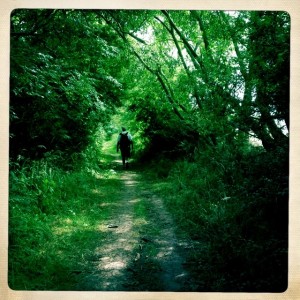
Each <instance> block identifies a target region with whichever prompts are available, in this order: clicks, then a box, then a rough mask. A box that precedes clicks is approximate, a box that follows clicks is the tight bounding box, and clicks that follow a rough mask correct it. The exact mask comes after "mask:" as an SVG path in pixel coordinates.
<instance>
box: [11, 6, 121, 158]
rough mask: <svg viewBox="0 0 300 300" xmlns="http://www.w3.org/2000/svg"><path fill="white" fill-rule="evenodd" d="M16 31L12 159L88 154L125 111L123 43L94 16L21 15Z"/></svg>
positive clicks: (15, 17) (13, 18)
mask: <svg viewBox="0 0 300 300" xmlns="http://www.w3.org/2000/svg"><path fill="white" fill-rule="evenodd" d="M11 31H12V33H11V83H10V85H11V89H10V91H11V92H10V110H11V123H10V136H11V141H10V155H11V157H16V156H17V155H20V154H22V155H23V156H27V157H31V158H32V157H36V156H38V157H40V156H41V154H42V153H43V152H45V151H47V152H48V151H51V150H60V151H63V152H64V153H65V154H66V155H67V156H69V155H70V154H72V153H78V152H80V151H82V150H83V149H85V147H86V146H87V145H88V144H89V142H90V139H91V138H92V136H93V134H94V133H95V132H96V131H97V129H98V127H99V124H100V125H102V126H103V125H104V124H106V123H108V121H109V118H110V115H111V114H112V112H113V111H114V108H115V106H116V105H119V104H120V101H119V96H120V95H121V93H122V85H121V84H120V82H118V80H117V79H116V75H117V73H118V57H120V56H119V52H120V51H119V47H120V44H119V43H118V39H117V37H116V36H115V35H114V34H113V32H112V31H111V30H110V29H109V27H108V26H105V24H103V23H101V22H99V20H98V19H97V18H96V13H93V12H88V11H68V10H66V11H65V10H15V11H14V12H13V14H12V16H11Z"/></svg>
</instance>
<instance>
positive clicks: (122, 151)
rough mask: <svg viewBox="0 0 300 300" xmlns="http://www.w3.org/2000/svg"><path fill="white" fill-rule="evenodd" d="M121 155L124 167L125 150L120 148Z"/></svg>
mask: <svg viewBox="0 0 300 300" xmlns="http://www.w3.org/2000/svg"><path fill="white" fill-rule="evenodd" d="M121 156H122V163H123V168H125V159H126V156H125V151H124V150H122V149H121Z"/></svg>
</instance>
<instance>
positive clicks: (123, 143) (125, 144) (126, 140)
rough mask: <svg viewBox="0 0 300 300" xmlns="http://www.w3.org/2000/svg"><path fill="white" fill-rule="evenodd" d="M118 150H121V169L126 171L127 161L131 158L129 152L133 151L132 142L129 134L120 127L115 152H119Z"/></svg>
mask: <svg viewBox="0 0 300 300" xmlns="http://www.w3.org/2000/svg"><path fill="white" fill-rule="evenodd" d="M119 150H121V156H122V163H123V168H124V169H125V168H126V169H128V167H129V162H128V160H129V158H130V156H131V151H132V150H133V141H132V136H131V134H130V133H129V132H128V131H127V130H126V128H125V127H122V132H121V133H120V134H119V135H118V141H117V152H119Z"/></svg>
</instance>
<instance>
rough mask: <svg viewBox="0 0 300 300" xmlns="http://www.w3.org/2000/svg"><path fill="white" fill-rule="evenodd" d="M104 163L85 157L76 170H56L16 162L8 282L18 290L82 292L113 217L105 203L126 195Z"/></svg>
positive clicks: (45, 164)
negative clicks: (84, 277) (104, 230)
mask: <svg viewBox="0 0 300 300" xmlns="http://www.w3.org/2000/svg"><path fill="white" fill-rule="evenodd" d="M89 151H92V150H91V149H90V150H89ZM96 152H97V150H96ZM94 153H95V152H94ZM88 155H89V156H88ZM86 157H90V158H92V157H93V155H92V153H89V154H86ZM99 158H100V157H98V159H97V158H93V160H92V159H88V163H87V164H83V163H82V158H81V166H79V165H78V166H75V167H74V168H73V170H71V171H66V168H65V167H63V168H59V167H57V166H55V164H54V163H53V158H48V159H43V160H40V161H23V162H22V163H11V166H10V181H9V184H10V187H9V260H8V263H9V274H8V281H9V286H10V287H11V288H12V289H14V290H76V289H77V288H78V282H79V281H80V276H82V272H83V271H84V270H87V272H88V269H89V268H90V265H91V263H90V261H91V260H93V255H95V254H94V251H95V248H96V247H99V246H101V236H102V235H103V233H102V232H101V231H99V224H100V223H101V222H103V221H104V220H105V219H106V218H108V217H109V214H110V211H109V209H108V208H107V207H106V206H104V205H103V206H101V204H102V203H106V202H113V201H117V200H118V194H117V193H112V192H111V191H118V190H120V182H119V181H118V180H116V174H115V173H113V172H105V171H102V170H101V169H100V168H98V166H97V161H98V160H99Z"/></svg>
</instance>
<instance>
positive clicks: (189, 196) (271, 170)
mask: <svg viewBox="0 0 300 300" xmlns="http://www.w3.org/2000/svg"><path fill="white" fill-rule="evenodd" d="M285 153H286V152H284V151H282V149H277V150H276V151H274V152H272V153H267V152H265V151H263V150H262V149H261V148H259V147H258V148H255V147H250V148H249V149H244V150H243V152H241V151H237V150H236V149H234V146H233V145H232V146H228V145H227V146H226V147H225V146H220V147H215V148H214V149H210V151H202V152H201V153H196V154H195V158H194V159H193V160H189V161H187V160H182V161H177V162H175V163H174V162H172V161H170V160H166V159H165V160H163V161H162V162H158V161H157V162H155V164H152V165H151V166H150V167H149V170H148V175H147V177H148V178H151V180H152V181H151V182H152V188H154V190H155V191H156V192H158V193H160V195H161V196H162V198H163V199H165V203H166V205H167V207H168V208H169V210H170V212H171V213H172V214H173V216H174V218H175V219H176V221H177V224H178V229H179V231H180V232H182V231H183V232H185V234H186V235H187V236H188V237H189V238H190V239H192V240H194V241H195V245H198V246H197V249H196V251H193V252H192V253H190V256H189V258H188V260H189V262H190V266H192V267H191V269H190V272H191V273H192V275H193V276H194V278H196V282H197V288H196V290H198V291H233V292H238V291H240V292H283V291H284V290H285V289H286V288H287V241H288V157H287V155H285ZM153 178H156V180H154V181H153Z"/></svg>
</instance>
